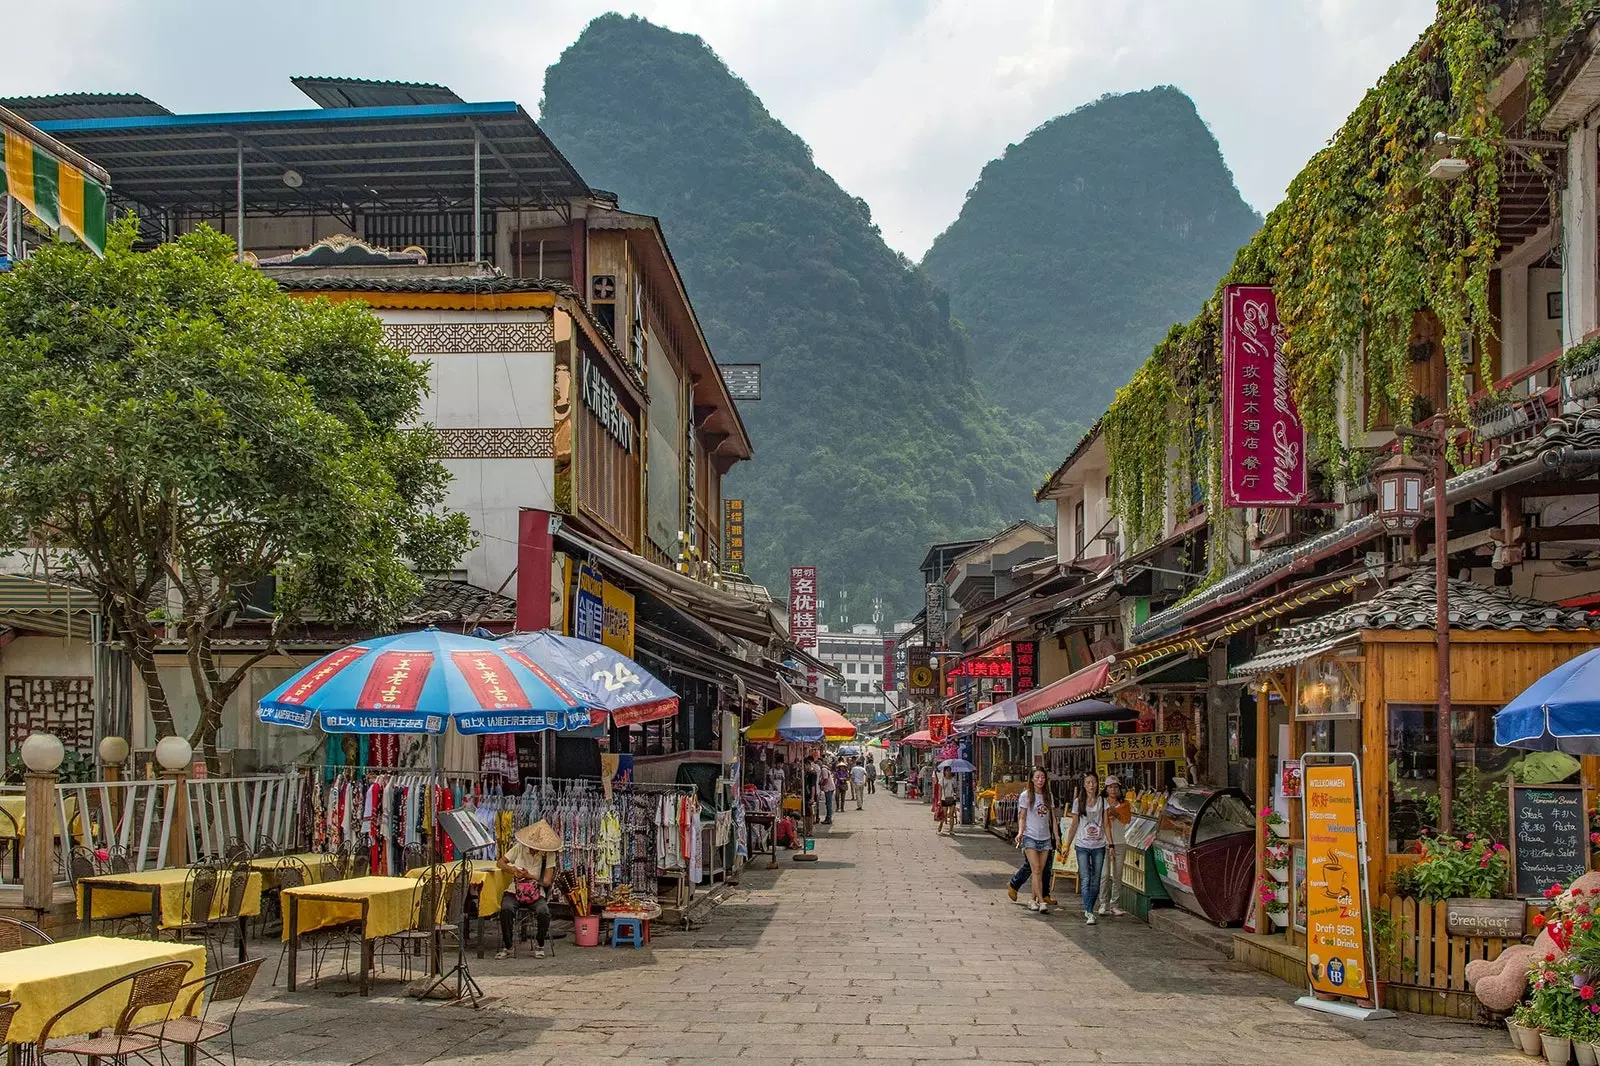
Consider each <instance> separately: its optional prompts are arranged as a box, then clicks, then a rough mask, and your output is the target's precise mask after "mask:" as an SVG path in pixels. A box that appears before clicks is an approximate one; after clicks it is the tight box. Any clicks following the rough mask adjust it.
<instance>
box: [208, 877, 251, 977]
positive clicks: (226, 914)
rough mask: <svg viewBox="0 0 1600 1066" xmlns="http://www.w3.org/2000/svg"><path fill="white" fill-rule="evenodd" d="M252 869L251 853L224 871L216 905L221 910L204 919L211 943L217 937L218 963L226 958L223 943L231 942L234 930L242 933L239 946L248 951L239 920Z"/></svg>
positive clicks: (219, 884) (219, 882)
mask: <svg viewBox="0 0 1600 1066" xmlns="http://www.w3.org/2000/svg"><path fill="white" fill-rule="evenodd" d="M251 872H252V871H251V869H250V858H249V855H248V854H246V855H245V856H244V857H243V858H240V859H236V860H234V861H233V862H232V863H231V864H229V865H228V866H227V867H225V868H224V869H223V870H222V871H221V877H220V878H219V881H218V893H217V895H218V897H219V899H220V903H219V905H218V906H216V907H215V910H216V912H217V913H216V914H215V915H213V916H211V917H208V918H205V919H204V920H205V923H206V925H207V927H208V930H207V933H208V935H207V937H206V940H207V944H208V945H209V944H210V943H211V942H212V939H213V937H214V938H215V943H216V946H217V961H218V963H221V961H222V945H223V944H225V943H226V942H227V939H228V933H229V932H230V931H233V932H237V933H238V935H239V938H240V939H239V948H240V950H241V951H243V950H244V932H243V930H242V927H241V926H240V924H239V922H240V919H241V918H242V917H243V913H242V912H243V911H244V898H245V895H246V893H248V892H249V890H250V874H251Z"/></svg>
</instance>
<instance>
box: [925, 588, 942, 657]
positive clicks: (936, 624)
mask: <svg viewBox="0 0 1600 1066" xmlns="http://www.w3.org/2000/svg"><path fill="white" fill-rule="evenodd" d="M924 593H925V595H924V598H923V606H924V608H925V609H926V610H925V615H926V617H925V620H924V622H923V626H922V632H923V635H924V637H925V638H926V639H927V641H928V647H930V648H934V649H938V648H942V647H944V582H943V581H931V582H929V583H928V586H927V588H926V589H925V590H924Z"/></svg>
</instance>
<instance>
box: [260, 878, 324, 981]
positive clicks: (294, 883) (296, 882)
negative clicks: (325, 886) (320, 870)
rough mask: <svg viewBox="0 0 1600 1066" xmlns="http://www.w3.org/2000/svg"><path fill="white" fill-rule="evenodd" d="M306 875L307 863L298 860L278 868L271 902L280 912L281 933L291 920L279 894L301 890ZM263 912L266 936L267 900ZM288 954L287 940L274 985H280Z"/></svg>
mask: <svg viewBox="0 0 1600 1066" xmlns="http://www.w3.org/2000/svg"><path fill="white" fill-rule="evenodd" d="M306 874H307V869H306V865H305V863H303V862H300V861H298V860H296V861H295V862H293V863H290V864H286V865H284V866H280V867H279V868H278V873H277V880H278V884H277V887H276V889H275V890H274V891H273V893H272V895H271V897H270V898H271V902H272V905H273V907H274V908H276V910H277V912H278V923H279V930H280V931H281V930H282V923H283V922H286V921H288V920H289V911H288V909H287V908H285V907H284V906H283V899H282V897H281V896H280V895H279V893H281V892H282V891H283V890H284V889H286V888H299V887H300V886H302V885H304V884H305V883H306V879H307V878H306ZM261 911H262V934H263V935H265V933H266V912H267V904H266V901H265V900H263V901H262V907H261ZM288 954H289V942H288V941H287V940H286V941H284V943H283V947H282V948H280V949H279V951H278V965H277V967H276V968H274V969H273V971H272V983H273V984H274V985H276V984H277V983H278V975H279V974H280V973H282V972H283V960H284V959H285V958H286V957H288ZM313 962H315V960H314V959H313Z"/></svg>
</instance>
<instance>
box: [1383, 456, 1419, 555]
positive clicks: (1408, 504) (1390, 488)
mask: <svg viewBox="0 0 1600 1066" xmlns="http://www.w3.org/2000/svg"><path fill="white" fill-rule="evenodd" d="M1373 480H1374V481H1375V482H1376V487H1377V490H1378V520H1379V521H1380V522H1382V523H1383V528H1384V529H1386V530H1388V531H1389V533H1390V534H1392V535H1394V536H1402V535H1404V534H1408V533H1413V532H1415V531H1416V528H1417V526H1418V525H1420V524H1421V523H1422V486H1423V485H1425V484H1427V480H1428V466H1427V464H1426V463H1423V462H1420V461H1418V460H1417V459H1414V458H1412V457H1411V456H1409V455H1406V454H1404V453H1401V454H1399V455H1396V456H1395V457H1394V458H1392V459H1390V460H1388V461H1387V462H1385V463H1384V464H1383V465H1382V466H1380V467H1378V469H1377V471H1376V473H1375V474H1374V475H1373Z"/></svg>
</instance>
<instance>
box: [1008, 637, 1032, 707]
mask: <svg viewBox="0 0 1600 1066" xmlns="http://www.w3.org/2000/svg"><path fill="white" fill-rule="evenodd" d="M1038 658H1039V642H1038V641H1034V640H1019V641H1017V642H1016V643H1015V644H1012V645H1011V672H1012V676H1014V677H1015V678H1016V679H1017V684H1016V688H1015V689H1013V691H1014V692H1016V693H1017V694H1019V695H1020V694H1021V693H1024V692H1027V691H1028V690H1029V689H1031V688H1034V687H1035V686H1037V685H1038V683H1039V673H1038V666H1039V663H1038Z"/></svg>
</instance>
